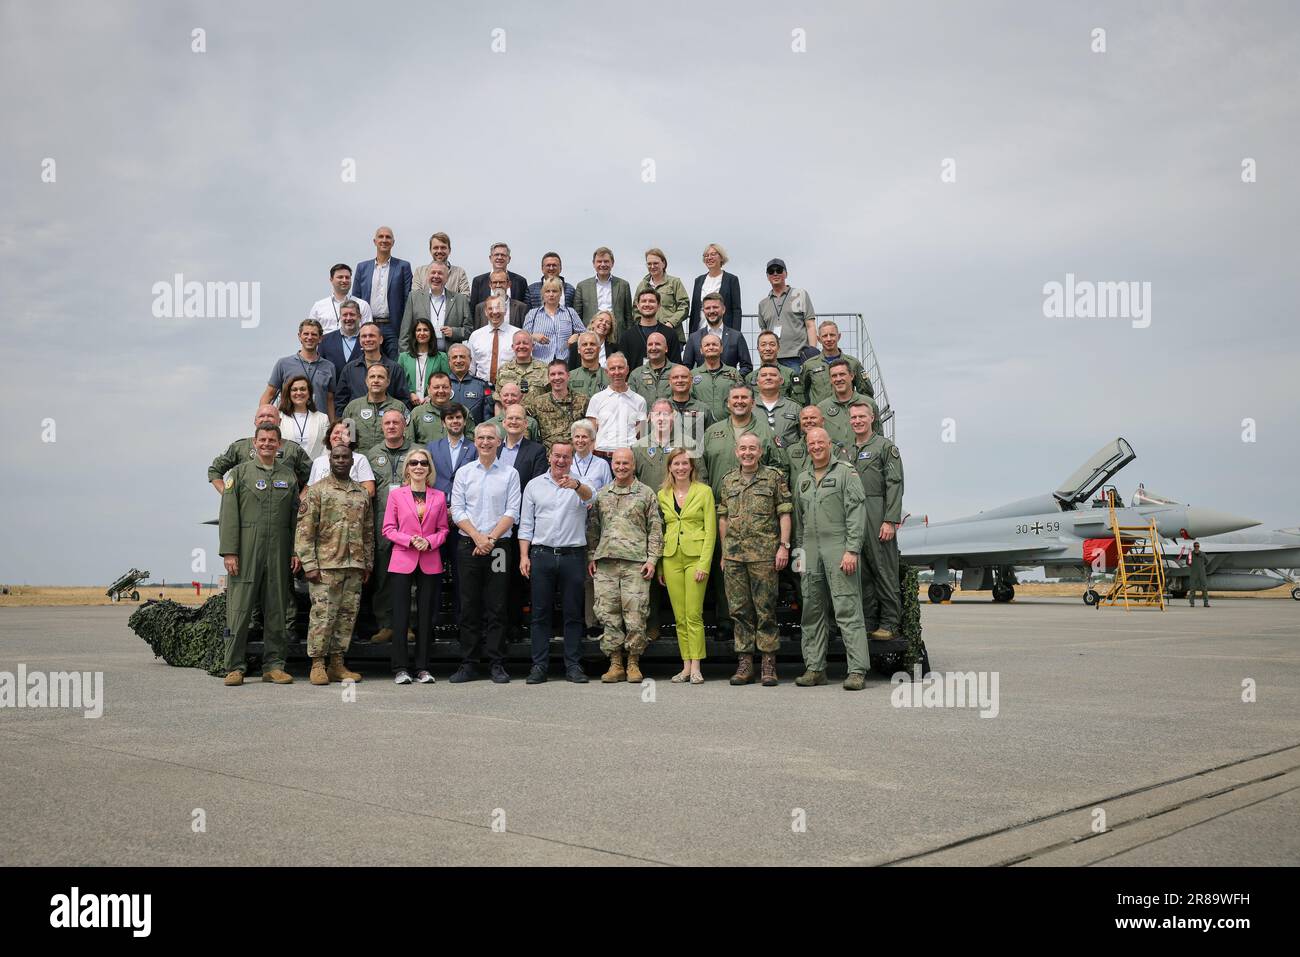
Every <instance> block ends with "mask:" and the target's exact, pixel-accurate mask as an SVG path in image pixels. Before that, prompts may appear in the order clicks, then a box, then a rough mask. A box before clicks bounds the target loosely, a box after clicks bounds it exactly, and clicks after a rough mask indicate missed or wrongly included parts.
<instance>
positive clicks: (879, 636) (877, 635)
mask: <svg viewBox="0 0 1300 957" xmlns="http://www.w3.org/2000/svg"><path fill="white" fill-rule="evenodd" d="M867 637H868V638H871V639H873V640H875V641H889V640H890V639H891V638H893V637H894V633H893V632H892V631H890V630H889V629H888V628H877V629H876V630H875V631H873V632H872V633H871V634H870V635H868V636H867Z"/></svg>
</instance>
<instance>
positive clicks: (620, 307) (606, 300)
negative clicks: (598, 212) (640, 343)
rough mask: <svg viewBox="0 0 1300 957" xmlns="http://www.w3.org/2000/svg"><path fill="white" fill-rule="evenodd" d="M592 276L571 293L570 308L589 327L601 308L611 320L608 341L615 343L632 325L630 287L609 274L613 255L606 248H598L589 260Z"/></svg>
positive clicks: (632, 313)
mask: <svg viewBox="0 0 1300 957" xmlns="http://www.w3.org/2000/svg"><path fill="white" fill-rule="evenodd" d="M591 264H592V265H593V266H595V267H596V275H594V276H590V277H588V278H587V279H584V280H582V282H580V283H578V285H577V286H576V287H575V288H574V291H573V309H574V311H575V312H576V313H577V314H578V317H579V318H580V319H581V320H582V324H583V325H584V326H586V327H587V328H588V329H590V328H591V320H592V319H593V318H594V317H595V315H596V313H598V312H600V311H601V310H602V309H604V310H607V311H608V312H609V313H610V315H612V316H613V317H614V331H613V332H612V333H611V334H610V337H609V338H610V341H611V342H618V341H619V340H620V339H622V337H623V333H624V332H626V331H627V330H628V328H630V327H631V326H632V324H633V323H635V322H636V313H635V312H634V311H633V309H632V287H631V286H630V285H629V284H628V281H627V280H626V279H620V278H619V277H618V276H615V275H613V272H614V254H613V253H612V252H610V249H609V247H608V246H601V247H600V248H599V249H597V250H596V252H595V253H594V254H592V257H591Z"/></svg>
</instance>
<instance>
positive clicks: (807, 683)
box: [794, 671, 826, 688]
mask: <svg viewBox="0 0 1300 957" xmlns="http://www.w3.org/2000/svg"><path fill="white" fill-rule="evenodd" d="M794 683H795V684H797V685H798V686H799V687H800V688H811V687H812V686H813V685H824V684H826V672H824V671H805V672H804V673H803V674H801V675H800V676H799V677H798V678H795V679H794Z"/></svg>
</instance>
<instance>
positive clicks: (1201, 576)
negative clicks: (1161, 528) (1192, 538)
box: [1187, 542, 1210, 608]
mask: <svg viewBox="0 0 1300 957" xmlns="http://www.w3.org/2000/svg"><path fill="white" fill-rule="evenodd" d="M1189 565H1190V567H1191V573H1190V574H1189V575H1188V578H1187V604H1188V605H1190V606H1191V607H1193V608H1195V607H1196V593H1197V592H1198V591H1199V592H1200V593H1201V601H1202V602H1203V604H1202V605H1201V607H1202V608H1209V607H1210V583H1209V581H1208V579H1207V578H1206V574H1205V555H1204V554H1203V553H1202V552H1201V543H1200V542H1192V557H1191V560H1190V562H1189Z"/></svg>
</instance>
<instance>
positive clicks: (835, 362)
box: [817, 356, 880, 448]
mask: <svg viewBox="0 0 1300 957" xmlns="http://www.w3.org/2000/svg"><path fill="white" fill-rule="evenodd" d="M829 374H830V377H831V397H830V398H829V399H823V400H822V401H821V402H818V403H817V408H819V409H821V410H822V415H823V416H824V417H825V420H826V424H825V425H824V426H823V428H825V429H826V433H827V434H828V435H829V436H830V437H831V441H832V442H834V443H835V444H836V445H842V446H844V447H845V448H848V447H849V446H850V445H852V444H853V427H852V426H851V425H849V406H850V405H852V404H853V403H854V402H866V403H867V404H868V405H870V406H871V411H872V413H873V414H874V415H875V417H876V426H875V430H876V431H877V432H879V431H880V410H879V409H878V408H876V400H875V399H873V398H871V396H869V395H863V394H862V393H861V392H855V391H854V390H853V370H852V368H851V367H850V366H849V364H848V362H847V361H845V359H844V358H843V357H842V356H841V357H840V358H838V359H832V360H831V363H830V373H829Z"/></svg>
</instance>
